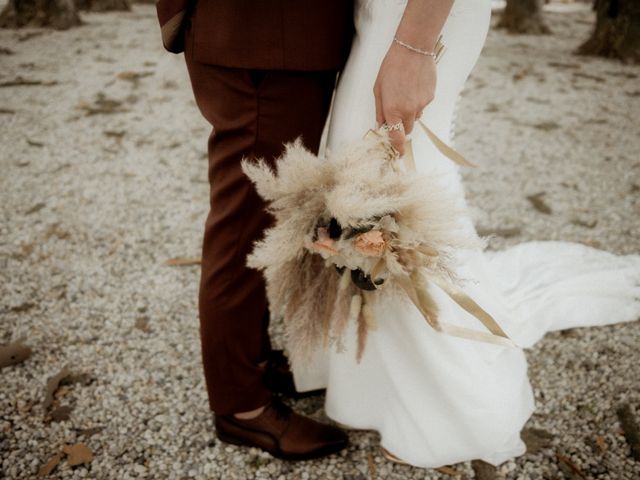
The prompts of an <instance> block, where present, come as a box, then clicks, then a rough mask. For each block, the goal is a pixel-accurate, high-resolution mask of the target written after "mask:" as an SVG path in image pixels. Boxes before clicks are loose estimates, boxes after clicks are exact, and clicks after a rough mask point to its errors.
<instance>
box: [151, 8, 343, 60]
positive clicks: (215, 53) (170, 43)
mask: <svg viewBox="0 0 640 480" xmlns="http://www.w3.org/2000/svg"><path fill="white" fill-rule="evenodd" d="M156 9H157V13H158V20H159V22H160V26H161V29H162V40H163V44H164V46H165V48H166V49H167V50H169V51H170V52H174V53H180V52H182V51H183V50H184V31H185V29H186V28H189V27H191V28H192V29H193V60H195V61H198V62H202V63H205V64H214V65H222V66H227V67H239V68H254V69H270V70H333V69H340V68H342V67H343V66H344V62H345V61H346V58H347V56H348V53H349V49H350V46H351V40H352V37H353V31H354V28H353V1H352V0H158V2H157V3H156Z"/></svg>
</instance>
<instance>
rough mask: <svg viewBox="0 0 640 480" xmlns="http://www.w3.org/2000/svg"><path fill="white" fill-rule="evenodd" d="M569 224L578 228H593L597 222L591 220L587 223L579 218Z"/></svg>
mask: <svg viewBox="0 0 640 480" xmlns="http://www.w3.org/2000/svg"><path fill="white" fill-rule="evenodd" d="M571 223H572V224H573V225H577V226H579V227H584V228H594V227H595V226H596V225H597V224H598V220H591V221H590V222H587V221H586V220H582V219H580V218H574V219H573V220H571Z"/></svg>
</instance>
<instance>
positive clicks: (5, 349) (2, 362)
mask: <svg viewBox="0 0 640 480" xmlns="http://www.w3.org/2000/svg"><path fill="white" fill-rule="evenodd" d="M30 356H31V349H30V348H29V347H27V346H26V345H23V344H22V340H18V341H16V342H13V343H10V344H8V345H2V346H0V368H4V367H10V366H11V365H17V364H18V363H22V362H24V361H25V360H26V359H27V358H29V357H30Z"/></svg>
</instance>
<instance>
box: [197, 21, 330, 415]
mask: <svg viewBox="0 0 640 480" xmlns="http://www.w3.org/2000/svg"><path fill="white" fill-rule="evenodd" d="M190 25H191V26H189V27H187V30H186V36H185V60H186V64H187V68H188V71H189V76H190V79H191V84H192V87H193V92H194V96H195V99H196V103H197V105H198V108H199V109H200V111H201V113H202V114H203V116H204V117H205V118H206V119H207V120H208V121H209V122H210V123H211V125H212V126H213V130H212V132H211V135H210V137H209V144H208V152H209V182H210V186H211V188H210V211H209V214H208V217H207V219H206V223H205V232H204V239H203V245H202V270H201V277H200V292H199V313H200V335H201V342H202V359H203V366H204V373H205V380H206V384H207V391H208V395H209V405H210V408H211V410H213V411H215V412H216V413H218V414H228V413H233V412H241V411H249V410H253V409H255V408H257V407H259V406H261V405H264V404H266V403H267V402H268V401H269V399H270V396H271V393H270V392H269V391H268V390H267V389H266V387H265V386H264V384H263V382H262V370H261V369H260V368H259V366H258V364H259V363H260V362H261V361H262V360H263V359H265V357H266V355H267V353H268V352H269V350H270V348H271V346H270V341H269V336H268V331H267V329H268V325H269V318H270V312H269V308H268V304H267V300H266V293H265V283H264V279H263V277H262V274H261V273H260V272H259V271H256V270H253V269H250V268H248V267H246V265H245V261H246V256H247V254H248V253H249V252H250V251H251V249H252V244H253V242H254V241H256V240H257V239H259V238H261V237H262V235H263V232H264V230H265V229H266V228H268V227H269V226H270V225H272V224H273V217H272V215H270V214H269V213H268V212H266V210H265V203H264V202H263V200H262V199H261V198H260V197H259V196H258V194H257V192H256V191H255V188H254V186H253V184H252V183H251V182H250V180H249V179H248V178H247V177H246V176H245V175H244V173H243V172H242V170H241V167H240V160H241V159H242V158H243V157H247V158H264V159H265V160H266V161H267V162H269V163H271V164H272V166H273V167H274V168H276V167H275V165H276V162H275V159H276V158H277V157H278V156H280V155H281V153H282V152H283V145H284V143H285V142H289V141H292V140H294V139H295V138H296V137H298V136H300V135H302V139H303V142H304V144H305V145H306V146H307V148H309V149H310V150H311V151H313V152H317V150H318V147H319V143H320V137H321V134H322V130H323V126H324V122H325V120H326V117H327V113H328V110H329V106H330V102H331V97H332V94H333V89H334V85H335V81H336V73H337V69H335V68H333V69H329V70H316V71H313V70H307V71H302V70H257V69H247V68H238V67H229V66H220V65H214V64H208V63H203V62H201V61H198V60H197V58H196V57H195V56H194V43H193V40H194V38H193V37H194V36H193V25H194V23H191V24H190ZM200 35H202V34H200Z"/></svg>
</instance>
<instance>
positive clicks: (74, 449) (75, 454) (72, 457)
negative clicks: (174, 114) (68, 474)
mask: <svg viewBox="0 0 640 480" xmlns="http://www.w3.org/2000/svg"><path fill="white" fill-rule="evenodd" d="M62 451H63V452H64V453H66V454H67V463H68V464H69V465H70V466H72V467H73V466H75V465H80V464H82V463H85V464H86V463H91V461H92V460H93V452H92V451H91V449H90V448H89V447H87V446H86V445H85V444H84V443H76V444H75V445H65V446H64V447H62Z"/></svg>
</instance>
